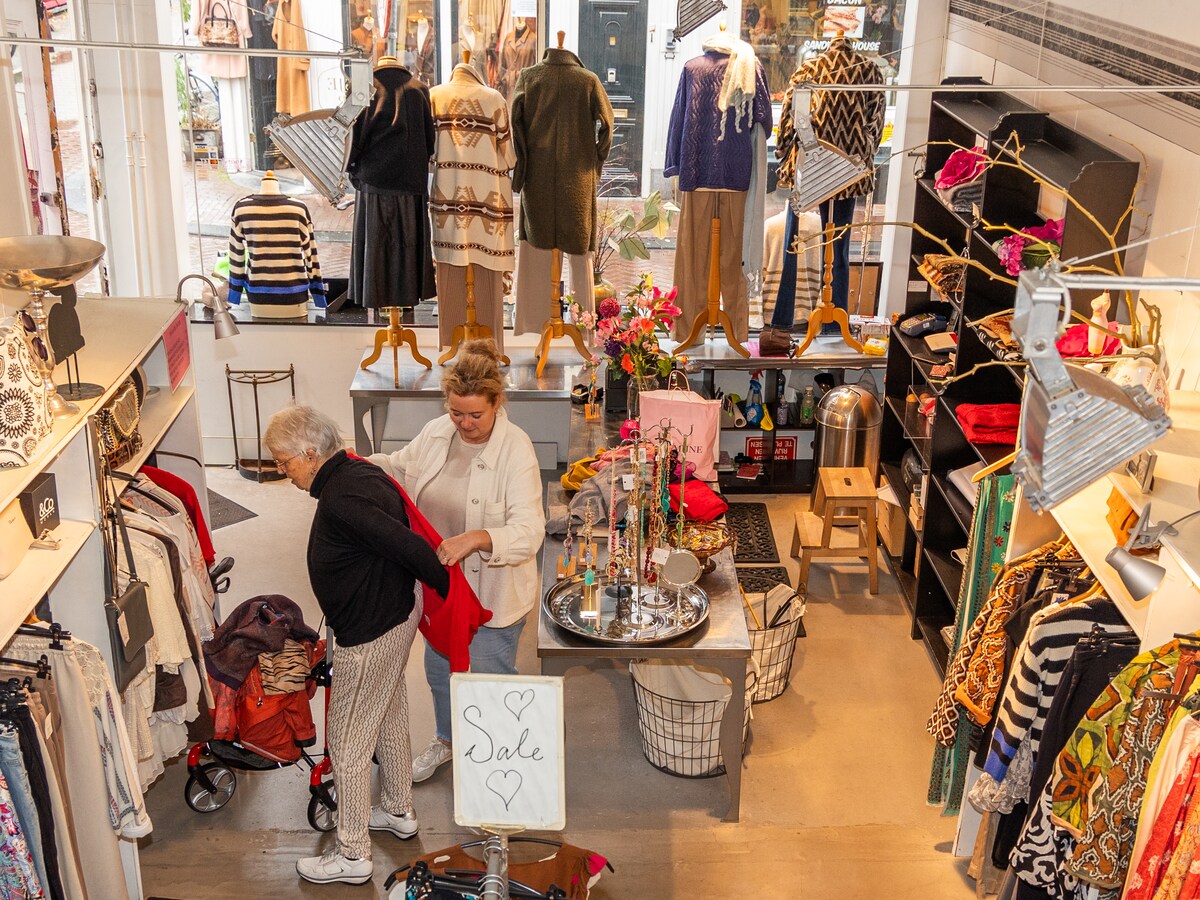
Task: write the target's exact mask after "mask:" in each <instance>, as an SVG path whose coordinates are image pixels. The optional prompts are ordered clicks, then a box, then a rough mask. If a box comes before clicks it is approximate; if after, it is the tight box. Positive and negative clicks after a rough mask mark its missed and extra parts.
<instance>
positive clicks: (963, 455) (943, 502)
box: [881, 79, 1138, 673]
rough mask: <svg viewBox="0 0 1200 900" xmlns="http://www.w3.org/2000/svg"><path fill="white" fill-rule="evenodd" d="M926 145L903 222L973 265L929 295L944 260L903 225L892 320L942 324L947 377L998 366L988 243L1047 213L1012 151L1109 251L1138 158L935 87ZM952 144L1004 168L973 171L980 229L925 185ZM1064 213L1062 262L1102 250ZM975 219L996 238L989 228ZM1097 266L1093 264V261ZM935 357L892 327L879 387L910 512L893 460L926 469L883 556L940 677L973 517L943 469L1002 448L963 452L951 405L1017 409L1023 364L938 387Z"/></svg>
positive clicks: (1029, 110) (1003, 292)
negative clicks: (978, 325)
mask: <svg viewBox="0 0 1200 900" xmlns="http://www.w3.org/2000/svg"><path fill="white" fill-rule="evenodd" d="M947 83H955V84H982V82H981V81H979V80H978V79H949V80H948V82H947ZM929 140H930V145H929V147H928V148H927V157H926V165H925V172H926V174H925V175H923V176H922V177H921V178H919V179H918V187H919V189H918V190H917V192H916V197H915V200H914V206H913V221H914V222H916V223H917V224H918V225H920V226H921V227H922V228H924V229H925V230H926V231H928V232H930V233H931V234H933V235H936V236H937V237H938V238H941V239H942V240H944V241H945V242H946V243H947V244H949V245H950V247H951V248H952V249H954V250H955V251H958V252H960V253H961V252H962V251H964V250H965V251H966V254H965V255H969V256H970V258H971V259H972V260H974V261H976V262H978V263H979V264H980V265H981V266H982V269H981V268H979V267H976V266H968V268H967V272H966V277H965V279H964V285H963V290H962V292H961V295H960V296H946V295H943V294H940V293H939V292H937V291H936V290H935V289H934V288H933V287H932V285H930V284H929V283H928V282H927V281H926V280H925V278H924V276H923V275H922V274H921V273H920V272H919V271H918V266H919V265H920V264H921V261H922V259H923V258H924V255H925V254H926V253H945V252H946V248H945V247H944V246H942V245H941V244H939V243H938V242H937V241H934V240H931V239H929V238H928V237H926V236H925V235H923V234H921V233H919V232H916V231H914V232H913V240H912V258H911V262H910V269H909V278H908V284H909V288H908V292H907V295H906V298H905V308H904V316H903V317H904V318H907V317H908V316H912V315H915V314H917V313H921V312H932V313H937V314H939V315H943V316H945V317H946V318H947V319H948V320H949V321H950V322H951V324H952V325H953V326H954V328H955V330H956V333H957V336H958V347H957V351H956V363H955V370H956V372H959V373H962V372H968V371H970V370H971V369H972V367H974V366H976V365H978V364H979V363H985V362H993V361H995V360H996V356H995V355H994V353H993V352H992V350H991V349H990V348H989V347H988V345H987V344H986V343H984V341H983V340H982V338H981V337H980V334H979V332H978V331H977V330H976V329H975V328H974V327H972V326H971V325H969V324H968V323H970V322H973V321H977V320H978V319H981V318H983V317H984V316H987V315H990V314H992V313H997V312H1002V311H1004V310H1006V309H1011V308H1012V306H1013V304H1014V299H1015V289H1014V288H1013V287H1012V285H1010V284H1007V283H1005V282H1004V281H1001V280H999V277H1007V273H1005V271H1004V268H1003V266H1002V265H1001V263H1000V258H999V256H998V254H997V253H996V251H995V249H994V248H993V246H992V244H993V242H995V241H997V240H999V239H1001V238H1003V237H1004V236H1006V235H1007V234H1009V233H1010V232H1009V231H1008V230H1007V227H1013V228H1029V227H1033V226H1037V225H1040V224H1042V223H1043V222H1044V221H1045V219H1044V217H1043V215H1042V214H1041V213H1040V212H1039V210H1044V209H1046V208H1047V206H1048V205H1050V204H1048V202H1047V198H1046V196H1044V194H1045V193H1046V189H1045V188H1043V187H1042V186H1041V185H1039V183H1038V181H1037V180H1035V178H1034V177H1032V176H1031V175H1030V174H1029V172H1026V171H1021V170H1020V169H1018V168H1015V167H1013V166H1010V165H1006V164H1003V163H1009V162H1014V161H1015V159H1016V155H1017V154H1018V153H1019V155H1020V158H1021V161H1022V163H1023V164H1024V165H1025V166H1026V167H1027V168H1028V169H1030V170H1031V171H1032V172H1033V173H1035V174H1036V176H1037V177H1038V178H1041V179H1044V180H1045V181H1047V182H1049V183H1050V184H1052V185H1054V186H1056V187H1058V188H1060V189H1062V190H1065V191H1067V192H1068V193H1069V194H1070V196H1071V198H1073V200H1075V201H1078V203H1079V204H1080V205H1081V206H1082V207H1083V209H1086V210H1087V211H1088V212H1090V213H1091V214H1092V215H1093V216H1094V217H1095V219H1096V221H1097V222H1099V223H1100V225H1102V226H1103V227H1104V228H1106V229H1114V228H1115V229H1116V236H1117V244H1118V245H1120V244H1122V243H1124V242H1125V240H1126V239H1127V236H1128V219H1125V220H1122V216H1123V214H1124V212H1125V210H1126V207H1127V206H1128V204H1129V202H1130V199H1131V196H1132V194H1133V190H1134V188H1135V185H1136V184H1137V178H1138V164H1137V163H1135V162H1132V161H1130V160H1128V159H1125V158H1124V157H1121V156H1120V155H1118V154H1116V153H1113V152H1112V151H1111V150H1108V149H1107V148H1105V147H1102V146H1100V145H1099V144H1096V143H1095V142H1093V141H1091V140H1089V139H1087V138H1085V137H1084V136H1083V135H1081V134H1079V133H1078V132H1076V131H1073V130H1072V129H1070V128H1068V127H1066V126H1065V125H1062V124H1061V123H1059V122H1056V121H1054V120H1053V119H1052V118H1050V116H1049V115H1048V114H1047V113H1043V112H1039V111H1038V110H1036V109H1034V108H1033V107H1031V106H1028V105H1027V104H1025V103H1023V102H1022V101H1020V100H1018V99H1017V98H1015V97H1012V96H1010V95H1008V94H1002V93H991V92H986V93H985V92H982V91H980V92H978V93H973V92H966V93H959V92H955V93H935V94H934V95H933V100H932V107H931V109H930V121H929ZM955 145H957V146H958V147H983V148H986V149H987V151H988V154H989V156H991V157H992V158H999V159H1000V160H1001V163H1002V164H999V165H993V166H991V167H989V169H988V170H987V172H986V173H985V174H984V176H983V178H984V185H983V197H982V199H981V200H980V202H979V205H978V208H979V221H978V222H977V221H975V220H974V216H973V214H970V213H962V212H957V211H955V210H953V209H951V208H950V207H949V206H947V205H946V203H945V202H943V200H942V199H941V197H939V196H938V194H937V191H936V190H935V189H934V186H933V185H934V178H935V176H936V173H937V172H938V171H939V170H940V169H941V168H942V167H943V166H944V165H945V163H946V160H947V159H948V158H949V156H950V154H951V153H953V152H954V150H955V149H956V146H955ZM1018 147H1019V148H1020V149H1019V150H1018ZM1051 193H1053V192H1051ZM1062 216H1063V219H1064V224H1063V242H1062V254H1061V255H1062V258H1063V259H1071V258H1073V257H1085V256H1091V255H1093V254H1096V253H1100V252H1102V251H1103V250H1105V249H1106V248H1108V247H1109V244H1108V242H1107V240H1106V239H1105V238H1104V236H1103V234H1102V233H1101V231H1100V229H1099V228H1097V226H1096V224H1095V223H1094V222H1093V221H1092V220H1091V219H1089V218H1088V216H1087V215H1086V214H1085V213H1084V212H1083V210H1081V209H1080V208H1079V207H1077V206H1075V205H1074V204H1073V203H1072V202H1069V201H1068V202H1067V203H1066V204H1065V207H1064V208H1063V212H1062ZM983 222H988V223H990V224H991V225H992V226H993V227H994V229H995V230H989V229H988V228H987V227H985V226H984V224H983ZM1118 224H1119V227H1118ZM1097 262H1098V263H1099V264H1101V265H1103V264H1104V260H1097ZM1092 296H1094V293H1093V294H1088V293H1087V292H1073V293H1072V297H1073V301H1074V303H1075V304H1076V309H1077V311H1079V312H1084V313H1086V314H1089V315H1090V312H1091V308H1090V300H1091V298H1092ZM1116 312H1117V313H1118V314H1119V312H1120V311H1119V310H1117V311H1116ZM939 362H941V360H940V359H939V358H938V357H937V356H935V355H934V354H932V353H930V352H929V351H928V350H927V349H926V347H925V345H924V342H923V341H922V340H921V339H920V338H910V337H907V336H905V335H903V334H901V333H900V332H899V331H898V330H896V329H893V331H892V340H891V345H890V348H889V351H888V365H887V375H886V378H885V388H884V393H885V407H886V412H885V415H884V420H883V435H882V448H881V453H882V462H881V470H882V472H883V473H884V474H885V475H886V476H887V479H888V482H889V483H890V484H892V486H893V488H894V489H895V490H896V493H897V497H898V498H899V499H900V501H901V504H902V505H903V507H904V508H905V511H906V513H907V511H908V504H909V497H910V494H911V492H910V491H909V490H907V489H906V488H905V486H904V484H903V482H902V479H901V475H900V473H901V467H900V461H901V459H902V457H903V456H904V453H905V452H906V451H907V450H909V449H910V448H911V449H913V450H915V451H916V453H917V456H918V458H919V459H920V463H921V467H922V470H923V472H924V477H923V479H922V485H923V487H922V489H921V491H920V503H921V505H923V508H924V516H923V519H921V520H920V521H922V523H923V527H921V528H917V527H916V526H914V525H913V517H912V516H907V515H906V520H907V525H906V534H905V540H904V550H903V552H902V553H901V555H900V556H899V557H890V562H891V565H892V569H893V570H894V571H895V572H896V575H897V577H898V578H899V580H900V584H901V586H902V588H903V590H904V595H905V601H906V603H907V605H908V608H909V611H910V613H911V615H912V629H911V635H912V637H913V639H914V640H924V642H925V644H926V647H927V648H928V649H929V653H930V656H931V657H932V659H933V661H934V663H935V665H936V666H937V668H938V671H939V672H942V673H944V671H945V667H946V663H947V657H948V655H949V647H948V646H947V644H946V640H945V638H944V636H943V629H944V628H945V627H946V626H947V625H949V624H951V623H952V622H953V620H954V613H955V608H956V606H957V603H958V595H959V590H960V588H961V585H962V578H963V572H962V566H961V564H960V563H959V562H958V561H957V560H956V559H955V558H954V557H953V556H952V555H951V553H952V551H954V550H956V549H958V548H961V547H966V546H967V541H968V536H969V532H970V527H971V518H972V515H973V510H972V507H971V504H970V503H969V502H968V501H967V500H966V498H964V497H963V496H962V494H961V493H960V492H959V491H958V489H957V488H955V487H954V486H953V485H952V484H951V483H950V481H949V477H948V476H949V472H950V471H951V470H952V469H956V468H961V467H962V466H966V465H970V464H971V463H974V462H982V463H983V464H984V465H987V464H990V463H992V462H995V461H998V460H1000V459H1002V458H1003V457H1004V456H1006V455H1007V454H1009V453H1011V452H1012V449H1013V448H1012V447H1011V446H1005V445H982V446H976V445H973V444H971V443H970V442H969V441H968V440H967V439H966V437H965V435H964V434H963V431H962V428H961V427H960V426H959V423H958V419H957V417H956V416H955V409H956V408H957V407H958V406H959V405H960V404H962V403H1018V402H1020V398H1021V391H1022V387H1023V385H1024V379H1025V372H1024V369H1023V368H1016V367H1008V366H991V367H988V368H984V369H980V370H979V371H978V372H977V373H976V374H974V375H972V376H971V377H969V378H964V379H963V380H961V381H956V382H953V383H951V384H946V385H944V386H940V385H939V381H938V379H937V378H936V377H935V376H934V374H933V371H934V366H936V365H937V364H938V363H939ZM912 386H915V387H917V388H918V389H920V390H929V391H931V392H933V393H935V394H938V395H939V396H938V398H937V403H936V408H935V411H934V416H933V420H932V422H930V423H925V422H923V421H912V419H913V416H912V413H911V412H910V411H908V410H907V409H906V405H905V397H906V396H907V394H908V391H909V388H910V387H912ZM917 418H918V419H919V418H921V417H920V416H919V415H918V417H917Z"/></svg>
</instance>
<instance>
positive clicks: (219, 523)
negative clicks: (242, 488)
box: [208, 489, 258, 531]
mask: <svg viewBox="0 0 1200 900" xmlns="http://www.w3.org/2000/svg"><path fill="white" fill-rule="evenodd" d="M208 512H209V521H208V530H209V531H216V530H217V529H218V528H224V527H225V526H226V525H236V524H237V523H238V522H244V521H246V519H253V518H254V517H255V516H257V515H258V513H256V512H251V511H250V510H248V509H246V507H244V506H242V505H241V504H240V503H234V502H233V501H232V500H230V499H229V498H228V497H222V496H221V495H220V494H218V493H217V492H216V491H214V490H211V489H210V490H209V492H208Z"/></svg>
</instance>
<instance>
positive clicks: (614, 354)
mask: <svg viewBox="0 0 1200 900" xmlns="http://www.w3.org/2000/svg"><path fill="white" fill-rule="evenodd" d="M675 294H676V290H675V288H674V287H672V288H671V289H670V290H669V291H666V292H664V291H663V290H662V289H661V288H657V287H655V286H654V283H653V278H652V276H651V275H650V273H649V272H645V273H643V274H642V277H641V279H639V281H638V283H637V284H636V285H635V286H634V288H633V290H631V291H630V292H629V293H628V294H626V295H625V300H624V302H621V301H619V300H617V299H616V298H615V297H608V298H606V299H604V300H601V301H600V303H599V304H598V305H597V307H596V323H595V328H596V342H597V344H598V345H599V346H600V347H601V348H602V349H603V352H604V356H605V358H607V359H608V360H609V364H610V366H611V367H612V368H614V369H620V370H621V371H622V372H624V373H626V374H627V375H629V376H630V384H631V386H633V387H631V401H634V400H635V399H636V395H635V394H632V390H633V388H634V387H636V390H637V391H638V392H639V393H640V392H641V391H642V390H651V389H653V387H654V386H655V382H656V381H657V380H658V378H660V377H661V378H666V377H667V375H668V374H670V372H671V369H672V368H673V367H674V365H675V362H676V361H677V360H678V361H682V357H676V356H673V355H671V354H670V353H667V351H665V350H664V349H663V348H662V346H661V345H660V344H659V335H660V334H661V335H662V336H664V337H665V336H666V335H669V334H670V333H671V327H672V326H673V325H674V324H675V319H676V318H677V317H678V316H679V315H680V313H681V312H682V310H681V309H680V308H679V307H678V306H676V305H675ZM629 414H630V415H631V416H633V415H635V410H634V409H632V408H631V409H630V410H629Z"/></svg>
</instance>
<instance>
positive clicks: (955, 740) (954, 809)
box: [926, 475, 1016, 816]
mask: <svg viewBox="0 0 1200 900" xmlns="http://www.w3.org/2000/svg"><path fill="white" fill-rule="evenodd" d="M1015 485H1016V482H1015V480H1014V478H1013V476H1011V475H1002V476H991V477H989V478H986V479H984V481H983V482H982V483H981V484H980V485H979V501H978V503H977V504H976V506H975V517H974V518H973V519H972V521H971V536H970V542H969V546H970V550H971V555H970V561H971V566H970V568H969V569H968V570H967V571H965V572H964V573H963V580H962V587H961V588H960V590H959V596H958V606H957V608H956V611H955V620H954V631H955V638H954V644H953V645H952V646H951V648H950V663H949V664H948V665H947V667H946V679H945V682H944V684H943V688H942V693H941V695H940V696H939V697H938V702H937V706H936V707H935V709H934V713H933V715H931V716H930V719H929V724H928V725H926V728H927V729H928V730H929V732H930V733H931V734H933V735H934V737H935V738H936V739H937V742H938V746H937V747H936V748H935V751H934V758H933V766H932V770H931V772H930V779H929V795H928V799H929V802H930V803H931V804H935V805H943V806H944V809H943V812H944V814H945V815H948V816H952V815H956V814H957V813H958V810H959V806H960V801H961V799H962V793H963V786H964V785H965V783H966V772H967V762H968V760H969V759H970V756H971V744H972V741H973V738H974V737H975V736H976V735H977V733H978V731H979V729H978V728H977V727H976V726H975V725H974V724H973V723H972V722H970V721H969V720H964V721H961V722H960V720H959V719H960V717H959V711H958V707H957V705H956V704H955V702H954V691H955V689H956V688H957V687H958V685H959V684H960V683H961V682H962V681H963V680H964V679H965V678H966V675H967V672H968V670H969V667H970V662H971V657H972V655H973V652H974V649H975V647H976V646H977V645H978V642H979V640H980V639H981V638H982V636H983V632H984V628H983V627H982V626H980V625H978V624H977V620H978V618H980V617H979V612H980V610H981V609H982V608H983V606H984V604H985V602H986V601H987V600H988V599H989V598H988V591H989V588H990V587H991V585H992V581H993V579H994V578H995V577H996V573H997V572H998V571H999V570H1000V567H1001V564H1002V563H1003V561H1004V554H1005V552H1006V550H1007V549H1008V537H1009V526H1010V524H1011V522H1012V512H1013V502H1014V495H1015Z"/></svg>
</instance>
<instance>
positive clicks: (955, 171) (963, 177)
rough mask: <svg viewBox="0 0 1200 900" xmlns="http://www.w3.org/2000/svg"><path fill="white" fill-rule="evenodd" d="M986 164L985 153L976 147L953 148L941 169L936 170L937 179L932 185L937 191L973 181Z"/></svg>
mask: <svg viewBox="0 0 1200 900" xmlns="http://www.w3.org/2000/svg"><path fill="white" fill-rule="evenodd" d="M986 166H987V154H986V153H984V152H983V151H982V150H979V149H978V148H972V149H970V150H955V151H954V152H953V153H951V154H950V158H949V159H947V160H946V165H945V166H943V167H942V171H940V172H938V176H937V181H935V182H934V183H933V186H934V187H935V188H937V189H938V190H939V191H944V190H945V189H946V188H952V187H954V186H955V185H957V184H966V183H967V182H970V181H974V180H975V179H976V178H978V177H979V176H980V175H981V174H982V173H983V170H984V168H985V167H986Z"/></svg>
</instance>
